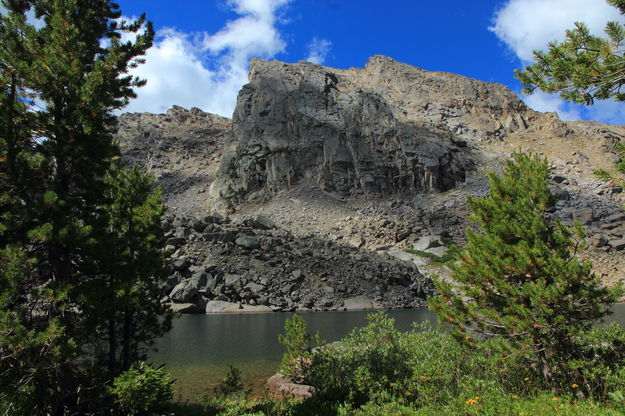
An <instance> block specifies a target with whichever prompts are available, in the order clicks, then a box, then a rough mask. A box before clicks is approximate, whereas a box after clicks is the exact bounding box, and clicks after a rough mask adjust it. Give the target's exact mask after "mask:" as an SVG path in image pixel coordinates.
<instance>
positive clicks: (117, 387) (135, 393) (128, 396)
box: [109, 361, 174, 416]
mask: <svg viewBox="0 0 625 416" xmlns="http://www.w3.org/2000/svg"><path fill="white" fill-rule="evenodd" d="M172 384H173V382H172V381H170V380H169V376H168V375H167V373H166V372H165V370H163V369H162V368H153V367H151V366H150V365H149V364H146V363H144V362H142V361H140V362H138V363H137V364H135V365H133V367H132V368H131V369H130V370H128V371H125V372H123V373H122V374H120V375H119V376H118V377H117V378H115V380H114V381H113V386H112V387H110V388H109V393H110V394H111V396H113V400H114V403H115V407H116V408H117V409H118V410H119V411H120V412H121V414H123V415H128V416H134V415H141V416H146V415H151V414H157V412H158V411H159V410H161V409H162V408H163V407H164V406H165V405H166V403H167V402H168V401H169V400H171V398H172V397H173V394H174V393H173V388H172Z"/></svg>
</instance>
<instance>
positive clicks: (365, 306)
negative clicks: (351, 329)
mask: <svg viewBox="0 0 625 416" xmlns="http://www.w3.org/2000/svg"><path fill="white" fill-rule="evenodd" d="M343 308H345V310H348V311H359V310H360V311H362V310H372V309H377V308H378V307H377V306H376V305H375V303H373V302H372V301H371V299H369V298H368V297H366V296H354V297H352V298H348V299H345V301H344V302H343Z"/></svg>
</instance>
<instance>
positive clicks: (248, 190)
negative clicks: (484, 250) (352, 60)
mask: <svg viewBox="0 0 625 416" xmlns="http://www.w3.org/2000/svg"><path fill="white" fill-rule="evenodd" d="M249 79H250V82H249V84H247V85H246V86H244V87H243V88H242V90H241V92H240V94H239V97H238V103H237V107H236V110H235V112H234V115H233V119H232V121H231V120H228V119H224V118H221V117H218V116H214V115H211V114H207V113H204V112H202V111H200V110H198V109H191V110H186V109H183V108H180V107H176V106H174V107H173V108H172V109H171V110H169V111H168V112H167V113H166V114H161V115H154V114H125V115H122V116H121V117H120V131H119V134H118V137H119V140H120V143H121V146H122V151H123V157H124V159H125V160H126V161H127V162H129V163H139V164H141V165H143V166H144V167H146V168H147V169H148V170H149V171H151V172H152V173H153V174H155V176H156V177H157V180H158V181H159V183H161V184H162V185H163V186H164V190H165V203H166V205H167V206H168V211H169V214H168V216H167V218H166V219H165V223H164V226H165V229H166V230H167V237H168V249H169V250H171V252H172V253H173V254H172V256H171V259H170V263H171V265H172V268H173V270H174V271H173V272H172V276H171V278H170V281H169V283H168V285H169V286H170V289H171V293H170V298H171V300H172V302H174V305H175V308H176V309H178V310H185V311H209V312H214V311H239V310H286V311H290V310H297V309H304V310H306V309H313V310H325V309H331V310H335V309H342V308H347V309H354V308H355V309H358V308H370V307H386V308H398V307H417V306H422V305H423V304H424V298H425V297H426V296H427V295H428V294H431V293H432V291H433V286H432V283H431V281H430V280H429V278H428V277H427V276H428V275H429V274H431V273H437V274H439V275H442V276H445V275H446V274H447V273H448V272H449V270H448V269H446V267H444V266H441V265H440V264H437V263H436V262H433V261H432V257H433V258H434V259H436V258H439V257H437V256H442V255H444V254H445V253H446V251H447V247H446V246H447V245H448V244H450V243H451V242H454V243H457V244H462V243H463V242H464V230H465V228H466V227H468V226H469V225H470V224H469V223H468V221H467V215H468V209H467V206H466V197H467V196H468V195H471V196H484V195H486V194H487V192H488V182H487V177H486V171H488V170H493V169H494V170H498V169H499V168H500V167H501V165H502V162H503V161H504V160H505V159H506V158H508V157H509V156H510V153H511V152H512V151H514V150H517V149H523V150H531V151H534V152H538V153H540V154H542V155H544V156H546V157H547V158H548V159H549V160H550V162H551V167H552V177H551V184H550V187H551V191H552V193H553V194H554V195H555V196H556V198H557V200H558V202H557V204H556V207H555V209H554V210H553V212H551V213H549V215H552V216H556V217H558V218H560V219H562V220H563V221H564V222H566V223H571V222H572V220H574V219H575V220H579V221H581V222H582V224H583V225H584V226H585V228H586V231H587V235H588V237H587V240H588V242H589V247H588V248H587V249H585V250H584V251H583V252H581V253H580V255H582V256H583V257H586V258H590V259H591V260H593V262H594V265H595V272H596V273H597V274H600V275H602V276H603V278H604V280H605V281H606V282H608V283H609V282H614V281H617V280H619V279H622V278H624V277H625V275H623V271H624V270H625V256H623V255H622V250H625V215H623V214H622V209H621V207H622V205H623V203H624V202H625V198H624V196H623V194H624V193H622V189H621V188H620V187H619V186H618V185H617V184H615V183H604V182H602V181H599V180H597V179H596V178H595V177H594V175H593V173H592V171H593V170H594V169H598V168H601V169H611V168H612V167H613V164H614V163H615V162H616V161H618V159H619V155H618V153H617V152H616V151H615V148H614V145H615V144H616V143H618V142H623V141H625V129H624V128H622V127H619V126H609V125H604V124H599V123H594V122H564V121H561V120H560V119H559V118H558V117H557V115H556V114H550V113H545V114H544V113H539V112H536V111H533V110H531V109H529V108H528V107H527V106H526V105H525V104H524V103H523V102H522V101H521V100H520V99H519V98H518V97H517V96H516V95H515V94H514V93H513V92H511V91H510V90H509V89H507V88H506V87H504V86H502V85H498V84H493V83H486V82H482V81H477V80H472V79H468V78H465V77H462V76H459V75H454V74H448V73H442V72H428V71H425V70H422V69H419V68H415V67H412V66H409V65H406V64H402V63H399V62H396V61H394V60H392V59H390V58H386V57H381V56H376V57H373V58H371V59H370V60H369V62H368V63H367V65H366V67H365V68H362V69H359V68H352V69H348V70H339V69H333V68H327V67H322V66H319V65H313V64H310V63H298V64H286V63H282V62H277V61H272V62H268V61H262V60H253V61H252V63H251V70H250V78H249ZM208 214H211V215H208ZM219 214H221V215H219ZM406 249H413V250H417V251H418V252H421V253H422V252H427V253H429V254H428V255H427V256H425V257H424V256H423V255H415V254H411V253H409V252H407V251H406Z"/></svg>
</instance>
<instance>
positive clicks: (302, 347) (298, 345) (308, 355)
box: [278, 315, 322, 382]
mask: <svg viewBox="0 0 625 416" xmlns="http://www.w3.org/2000/svg"><path fill="white" fill-rule="evenodd" d="M284 331H285V334H284V335H282V334H280V335H279V336H278V339H279V341H280V343H281V344H283V345H284V346H286V349H287V352H286V353H285V354H284V355H283V356H282V363H281V364H280V369H279V372H280V374H282V375H284V376H287V377H289V378H290V379H291V380H293V381H295V382H301V381H303V380H304V377H305V374H306V372H307V370H308V367H309V366H310V363H311V361H312V355H313V352H312V350H313V347H312V345H311V344H312V343H313V342H314V343H315V344H316V346H320V345H321V344H322V342H321V340H320V338H319V334H317V335H316V336H315V337H311V335H310V334H308V332H307V331H306V321H305V320H304V318H302V316H301V315H293V317H292V318H291V319H287V320H286V321H285V322H284ZM313 338H314V339H313Z"/></svg>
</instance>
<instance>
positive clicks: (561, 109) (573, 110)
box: [524, 91, 582, 121]
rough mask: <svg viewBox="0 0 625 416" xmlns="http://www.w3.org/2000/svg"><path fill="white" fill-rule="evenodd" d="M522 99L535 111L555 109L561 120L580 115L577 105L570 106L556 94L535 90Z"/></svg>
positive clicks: (574, 118)
mask: <svg viewBox="0 0 625 416" xmlns="http://www.w3.org/2000/svg"><path fill="white" fill-rule="evenodd" d="M524 101H525V103H526V104H527V105H529V106H530V107H531V108H533V109H534V110H536V111H542V112H545V113H546V112H554V111H555V112H556V113H558V115H559V116H560V118H561V119H562V120H567V121H573V120H580V119H581V117H582V116H581V114H580V111H579V108H577V106H571V105H570V104H569V103H567V102H565V101H563V100H562V99H561V98H560V97H558V96H557V95H552V94H545V93H544V92H540V91H536V92H535V93H534V94H532V95H529V96H527V97H525V100H524Z"/></svg>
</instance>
